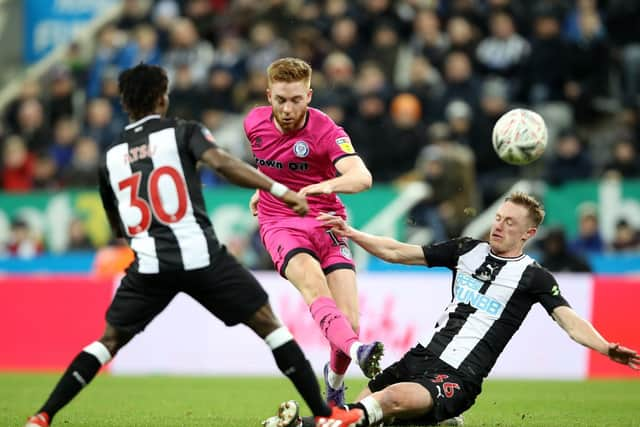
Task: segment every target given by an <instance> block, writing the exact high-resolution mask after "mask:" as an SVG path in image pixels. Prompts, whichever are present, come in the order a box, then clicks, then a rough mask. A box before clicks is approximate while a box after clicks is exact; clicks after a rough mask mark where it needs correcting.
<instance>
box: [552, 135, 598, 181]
mask: <svg viewBox="0 0 640 427" xmlns="http://www.w3.org/2000/svg"><path fill="white" fill-rule="evenodd" d="M553 148H554V153H553V155H552V157H551V158H550V159H549V160H548V161H547V163H546V164H545V169H546V172H545V177H546V181H547V182H548V183H549V184H551V185H562V184H564V183H565V182H567V181H572V180H578V179H587V178H590V177H591V176H592V175H593V161H592V160H591V156H590V155H589V152H588V151H587V149H586V147H584V146H583V144H582V141H581V140H580V139H579V138H578V135H576V133H575V132H573V131H565V132H562V133H561V134H560V135H559V138H558V141H557V142H556V144H555V146H554V147H553Z"/></svg>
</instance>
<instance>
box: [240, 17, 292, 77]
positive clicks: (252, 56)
mask: <svg viewBox="0 0 640 427" xmlns="http://www.w3.org/2000/svg"><path fill="white" fill-rule="evenodd" d="M249 41H250V47H249V52H248V54H247V68H248V69H249V70H250V71H260V72H261V73H264V70H266V69H267V67H268V66H269V64H271V63H272V62H273V61H275V60H276V59H278V58H280V57H282V56H286V53H287V52H288V50H289V44H288V43H287V41H286V40H284V39H282V38H280V37H279V36H278V34H277V33H276V29H275V28H274V26H273V25H272V24H271V23H270V22H267V21H262V22H258V23H256V24H255V25H254V26H253V27H252V28H251V31H250V32H249Z"/></svg>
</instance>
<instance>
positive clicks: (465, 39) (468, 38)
mask: <svg viewBox="0 0 640 427" xmlns="http://www.w3.org/2000/svg"><path fill="white" fill-rule="evenodd" d="M447 37H448V38H449V43H451V47H450V50H451V51H456V52H464V53H465V54H466V55H467V57H469V58H475V52H476V46H477V44H478V41H477V38H478V31H477V28H475V27H474V26H473V25H472V24H471V23H470V22H469V20H468V19H466V18H465V17H464V16H453V17H451V19H449V22H447ZM440 69H441V70H442V68H440Z"/></svg>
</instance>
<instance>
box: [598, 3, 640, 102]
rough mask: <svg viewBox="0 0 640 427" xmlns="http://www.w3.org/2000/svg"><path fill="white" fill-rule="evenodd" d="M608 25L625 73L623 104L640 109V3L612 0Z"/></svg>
mask: <svg viewBox="0 0 640 427" xmlns="http://www.w3.org/2000/svg"><path fill="white" fill-rule="evenodd" d="M606 8H607V9H606V14H605V15H606V20H607V21H606V22H607V25H606V26H607V29H608V31H609V33H610V35H611V39H612V40H613V41H614V42H615V43H616V45H617V47H616V52H615V53H616V57H617V58H618V59H619V61H620V66H621V70H620V71H621V72H622V102H623V105H624V107H625V108H627V109H628V110H633V109H635V108H638V107H639V106H640V31H638V22H640V2H639V1H637V0H609V1H607V2H606Z"/></svg>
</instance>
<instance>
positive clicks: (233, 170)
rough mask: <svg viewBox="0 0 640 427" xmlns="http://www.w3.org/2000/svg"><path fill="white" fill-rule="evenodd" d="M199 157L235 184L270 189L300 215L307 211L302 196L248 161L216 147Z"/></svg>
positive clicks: (305, 202)
mask: <svg viewBox="0 0 640 427" xmlns="http://www.w3.org/2000/svg"><path fill="white" fill-rule="evenodd" d="M201 159H202V161H203V162H205V163H206V164H207V165H209V166H210V167H211V168H213V169H214V170H215V171H216V172H217V173H219V174H220V175H222V176H224V177H225V178H227V179H228V180H229V181H231V182H232V183H234V184H236V185H239V186H242V187H247V188H257V189H261V190H266V191H270V192H271V193H272V194H273V195H274V196H276V197H278V198H279V199H280V200H282V201H283V202H284V203H286V205H287V206H289V207H290V208H291V209H292V210H293V211H294V212H295V213H297V214H298V215H300V216H304V215H306V213H307V212H308V211H309V206H308V205H307V200H306V199H305V197H304V196H301V195H299V194H298V193H295V192H293V191H291V190H289V189H288V188H287V187H285V186H284V185H282V184H280V183H277V182H275V181H274V180H272V179H271V178H269V177H268V176H266V175H265V174H263V173H262V172H260V171H259V170H257V169H255V168H253V167H251V166H250V165H249V164H248V163H245V162H243V161H242V160H240V159H238V158H237V157H234V156H232V155H230V154H229V153H227V152H225V151H224V150H221V149H219V148H217V147H211V148H208V149H207V150H206V151H204V152H203V153H202V156H201Z"/></svg>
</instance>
